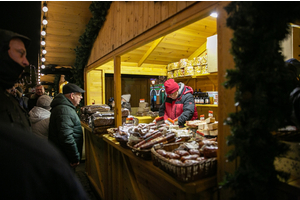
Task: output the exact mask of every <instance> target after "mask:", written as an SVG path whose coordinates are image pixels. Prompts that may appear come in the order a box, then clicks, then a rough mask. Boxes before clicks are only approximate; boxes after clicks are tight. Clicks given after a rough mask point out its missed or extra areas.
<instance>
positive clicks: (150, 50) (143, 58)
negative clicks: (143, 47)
mask: <svg viewBox="0 0 300 200" xmlns="http://www.w3.org/2000/svg"><path fill="white" fill-rule="evenodd" d="M164 38H165V36H163V37H161V38H158V39H156V40H154V42H153V44H152V45H151V47H150V48H149V49H148V51H147V52H146V53H145V54H144V56H143V57H142V58H141V60H140V61H139V62H138V67H140V66H142V64H143V63H144V61H145V60H146V59H147V58H148V57H149V55H150V54H151V53H152V52H153V51H154V50H155V48H156V47H157V46H158V45H159V43H160V42H161V41H162V40H163V39H164Z"/></svg>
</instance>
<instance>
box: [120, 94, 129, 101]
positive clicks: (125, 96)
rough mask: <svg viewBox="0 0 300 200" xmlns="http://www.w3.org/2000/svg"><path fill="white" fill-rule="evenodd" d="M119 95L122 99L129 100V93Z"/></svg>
mask: <svg viewBox="0 0 300 200" xmlns="http://www.w3.org/2000/svg"><path fill="white" fill-rule="evenodd" d="M121 97H122V98H123V99H125V101H126V102H129V101H130V97H131V94H123V95H122V96H121Z"/></svg>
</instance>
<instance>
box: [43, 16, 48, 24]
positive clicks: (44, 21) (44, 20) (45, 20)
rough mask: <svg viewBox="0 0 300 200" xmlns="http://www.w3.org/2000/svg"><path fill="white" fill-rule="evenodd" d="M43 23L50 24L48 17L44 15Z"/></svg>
mask: <svg viewBox="0 0 300 200" xmlns="http://www.w3.org/2000/svg"><path fill="white" fill-rule="evenodd" d="M42 23H43V25H47V24H48V21H47V19H46V16H44V17H43V21H42Z"/></svg>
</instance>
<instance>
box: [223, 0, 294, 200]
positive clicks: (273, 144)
mask: <svg viewBox="0 0 300 200" xmlns="http://www.w3.org/2000/svg"><path fill="white" fill-rule="evenodd" d="M299 6H300V4H299V2H257V1H255V2H251V1H243V2H231V3H230V4H229V5H228V6H227V7H225V10H226V11H227V13H228V15H229V17H228V19H227V26H228V27H230V28H231V29H233V30H234V33H233V38H232V39H231V43H232V47H231V54H232V55H233V58H234V62H235V69H232V70H227V75H226V78H227V81H226V82H225V83H224V86H225V88H227V89H228V88H233V87H235V89H236V92H235V101H236V105H237V106H238V108H239V109H237V110H239V111H237V112H236V113H230V114H229V117H228V119H227V120H225V124H227V125H230V127H231V135H230V136H228V138H227V144H228V145H233V146H234V149H233V150H232V151H230V152H228V154H227V157H228V160H229V161H235V160H237V161H238V163H239V165H238V167H237V169H236V171H235V172H234V173H233V174H230V173H226V176H225V177H224V182H223V183H221V185H223V186H224V187H225V188H229V189H231V190H232V191H233V192H234V193H233V198H232V199H243V200H247V199H251V200H253V199H263V200H267V199H275V197H274V195H275V191H276V186H277V184H278V183H279V180H278V176H279V177H281V178H284V179H285V180H286V179H287V178H288V174H287V173H284V172H281V171H276V170H275V167H274V159H275V157H277V156H279V155H282V154H284V153H286V152H287V150H288V148H289V147H288V146H287V145H285V144H283V143H281V142H279V140H278V139H277V138H276V137H274V136H273V135H272V132H274V131H277V130H278V129H279V128H281V127H284V126H285V121H286V119H288V118H289V116H290V109H289V94H290V92H291V91H292V89H293V84H292V81H291V80H292V78H291V77H290V76H289V75H288V70H287V68H286V67H285V65H284V59H285V58H284V57H283V55H282V54H281V53H280V52H281V51H282V49H281V47H280V45H279V43H280V42H281V41H282V40H283V39H284V38H285V37H286V36H287V35H288V34H289V27H290V25H289V23H291V22H295V20H297V19H300V15H299V14H300V12H299Z"/></svg>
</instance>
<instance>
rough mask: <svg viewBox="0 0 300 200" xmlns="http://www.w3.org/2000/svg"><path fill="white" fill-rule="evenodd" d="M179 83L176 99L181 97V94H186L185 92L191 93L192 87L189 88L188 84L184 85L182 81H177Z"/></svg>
mask: <svg viewBox="0 0 300 200" xmlns="http://www.w3.org/2000/svg"><path fill="white" fill-rule="evenodd" d="M178 85H179V90H178V93H179V94H178V97H177V100H179V99H181V98H182V95H184V94H187V93H191V94H193V92H194V91H193V88H191V87H190V86H186V85H184V83H181V82H180V83H178Z"/></svg>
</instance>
